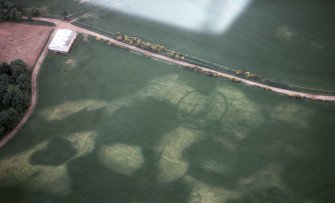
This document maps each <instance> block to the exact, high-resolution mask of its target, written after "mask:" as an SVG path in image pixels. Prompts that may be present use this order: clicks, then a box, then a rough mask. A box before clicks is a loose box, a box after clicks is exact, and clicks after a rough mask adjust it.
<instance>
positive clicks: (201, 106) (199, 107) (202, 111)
mask: <svg viewBox="0 0 335 203" xmlns="http://www.w3.org/2000/svg"><path fill="white" fill-rule="evenodd" d="M178 109H179V111H178V118H179V119H180V120H182V121H184V123H185V124H186V125H191V126H192V127H195V126H197V127H203V126H206V124H207V123H213V121H214V122H215V121H219V120H221V119H222V118H223V116H224V114H225V113H226V110H227V101H226V98H225V96H224V95H223V94H222V93H220V92H218V91H211V92H210V93H208V94H206V95H205V94H202V93H201V92H199V91H192V92H189V93H187V94H185V95H184V96H183V97H182V98H181V99H180V100H179V102H178Z"/></svg>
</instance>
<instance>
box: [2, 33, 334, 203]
mask: <svg viewBox="0 0 335 203" xmlns="http://www.w3.org/2000/svg"><path fill="white" fill-rule="evenodd" d="M334 107H335V106H334V104H330V103H316V102H307V101H300V100H293V99H289V98H287V97H285V96H280V95H276V94H273V93H269V92H266V91H261V90H258V89H253V88H251V87H247V86H244V85H241V84H235V83H231V82H228V81H225V80H221V79H217V78H211V77H207V76H204V75H201V74H197V73H194V72H190V71H187V70H184V69H182V68H180V67H177V66H174V65H169V64H166V63H164V62H161V61H155V60H153V59H150V58H145V57H143V56H140V55H138V54H134V53H131V52H128V51H125V50H122V49H119V48H114V47H110V46H107V45H105V44H104V43H103V42H97V41H95V40H93V39H89V40H88V41H85V40H81V42H80V43H79V44H77V45H76V46H75V47H74V49H73V51H72V53H71V55H70V56H61V55H48V56H47V58H46V60H45V62H44V65H43V68H42V70H41V74H40V76H39V99H38V106H37V109H36V111H35V112H34V114H33V116H32V118H31V119H30V120H29V122H28V123H27V124H26V125H25V127H24V128H23V129H22V130H21V131H20V132H19V134H17V135H16V137H15V138H14V139H13V140H12V141H11V142H9V143H8V144H7V145H6V146H5V147H4V148H2V149H1V151H0V197H1V202H2V203H7V202H25V203H29V202H33V203H36V202H71V203H72V202H80V203H82V202H89V203H92V202H120V203H127V202H143V203H148V202H152V203H156V202H163V203H164V202H166V203H171V202H176V203H179V202H181V203H183V202H185V203H186V202H190V203H193V202H206V203H219V202H220V203H221V202H228V203H239V202H241V203H242V202H243V203H244V202H257V203H258V202H283V203H284V202H285V203H287V202H292V203H296V202H325V203H326V202H333V201H334V198H335V195H334V192H333V191H334V190H335V179H334V173H335V168H334V167H335V156H334V153H335V148H334V147H333V143H334V141H335V140H334V139H335V138H334V136H333V134H334V132H335V126H334V117H333V115H334V113H335V108H334Z"/></svg>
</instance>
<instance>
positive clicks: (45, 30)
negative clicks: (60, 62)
mask: <svg viewBox="0 0 335 203" xmlns="http://www.w3.org/2000/svg"><path fill="white" fill-rule="evenodd" d="M52 30H53V28H52V27H47V26H37V25H27V24H12V23H1V24H0V39H1V40H0V47H1V49H0V61H3V62H7V63H9V62H10V61H13V60H15V59H17V58H20V59H22V60H23V61H24V62H26V63H27V65H28V68H29V69H32V68H33V67H34V65H35V63H36V60H37V58H38V57H39V55H40V53H41V51H42V49H43V47H44V45H45V43H46V42H47V40H48V38H49V35H50V33H51V31H52Z"/></svg>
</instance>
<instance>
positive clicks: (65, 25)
mask: <svg viewBox="0 0 335 203" xmlns="http://www.w3.org/2000/svg"><path fill="white" fill-rule="evenodd" d="M34 20H40V21H47V22H51V23H54V24H55V30H54V31H53V33H52V34H51V35H50V38H49V40H48V43H47V44H46V45H45V47H44V49H43V51H42V53H41V55H40V57H39V59H38V61H37V63H36V65H35V67H34V71H33V74H32V100H31V105H30V107H29V109H28V111H27V112H26V114H25V116H24V117H23V118H22V120H21V121H20V123H19V124H18V125H17V127H16V128H15V129H13V130H12V131H11V132H10V133H9V134H7V135H6V136H5V137H4V138H3V139H2V140H1V141H0V148H2V147H3V146H4V145H5V144H6V143H7V142H8V141H9V140H10V139H12V138H13V137H14V136H15V134H16V133H17V132H18V131H19V130H20V129H21V128H22V127H23V126H24V124H25V123H26V122H27V121H28V119H29V118H30V117H31V115H32V114H33V112H34V110H35V107H36V104H37V97H38V87H37V77H38V74H39V71H40V68H41V65H42V63H43V61H44V59H45V57H46V55H47V54H48V48H47V47H48V46H47V45H48V44H49V42H50V41H51V39H52V37H53V35H54V34H55V31H56V30H57V29H71V30H74V31H76V32H79V33H84V34H88V35H91V36H94V37H97V38H100V39H102V40H106V41H108V42H110V43H111V44H113V45H115V46H118V47H121V48H124V49H128V50H132V51H136V52H140V53H142V54H143V55H145V56H148V57H152V58H156V59H160V60H163V61H167V62H170V63H173V64H177V65H180V66H184V67H188V68H194V67H195V65H194V64H191V63H188V62H184V61H180V60H176V59H172V58H169V57H167V56H164V55H161V54H157V53H154V52H151V51H147V50H144V49H141V48H138V47H135V46H132V45H129V44H126V43H124V42H120V41H117V40H115V39H113V38H110V37H107V36H105V35H102V34H99V33H96V32H93V31H90V30H87V29H84V28H81V27H78V26H75V25H73V24H71V23H72V22H73V21H74V20H72V21H70V22H67V21H61V20H57V19H52V18H42V17H39V18H34ZM197 68H198V69H199V70H202V71H203V72H207V73H211V74H215V75H216V76H218V77H221V78H226V79H229V80H232V81H235V82H240V83H244V84H246V85H249V86H252V87H257V88H261V89H264V90H267V91H272V92H276V93H279V94H282V95H287V96H289V97H292V98H300V99H309V100H313V101H330V102H334V101H335V96H331V95H322V94H309V93H303V92H298V91H292V90H286V89H282V88H278V87H272V86H269V85H264V84H262V83H258V82H254V81H251V80H248V79H244V78H240V77H237V76H234V75H230V74H226V73H222V72H219V71H215V70H212V69H208V68H205V67H201V66H197Z"/></svg>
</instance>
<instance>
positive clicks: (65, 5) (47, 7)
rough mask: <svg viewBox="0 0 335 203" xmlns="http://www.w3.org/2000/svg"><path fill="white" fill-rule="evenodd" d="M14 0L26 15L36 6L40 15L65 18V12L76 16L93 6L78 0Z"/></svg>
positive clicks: (67, 14) (70, 15)
mask: <svg viewBox="0 0 335 203" xmlns="http://www.w3.org/2000/svg"><path fill="white" fill-rule="evenodd" d="M12 2H14V3H16V4H19V5H21V6H22V7H23V8H24V9H23V10H24V14H25V15H28V14H29V12H30V10H31V8H36V9H38V11H39V12H38V14H39V15H42V16H45V17H52V18H58V19H63V18H64V14H66V16H69V17H75V16H77V15H80V14H83V13H85V12H87V11H89V10H90V9H91V6H89V5H86V4H79V1H77V0H57V1H49V0H43V1H41V0H12Z"/></svg>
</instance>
